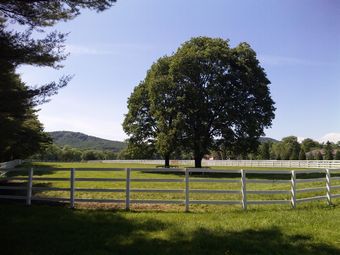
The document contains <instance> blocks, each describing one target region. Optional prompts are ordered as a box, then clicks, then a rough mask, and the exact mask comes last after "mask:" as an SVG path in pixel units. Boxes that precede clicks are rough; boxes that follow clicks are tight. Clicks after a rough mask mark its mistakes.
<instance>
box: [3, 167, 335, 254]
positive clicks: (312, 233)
mask: <svg viewBox="0 0 340 255" xmlns="http://www.w3.org/2000/svg"><path fill="white" fill-rule="evenodd" d="M36 166H40V167H44V168H46V167H47V168H48V167H53V168H54V167H62V168H64V167H75V168H81V167H96V168H99V167H141V166H140V165H131V164H129V165H117V164H116V165H112V164H83V163H40V164H36ZM145 167H150V166H145ZM153 167H155V166H153ZM233 169H235V167H233ZM37 174H39V177H43V176H44V177H68V176H69V173H68V172H53V171H47V172H46V171H45V172H43V171H42V172H40V173H39V172H37ZM120 175H121V177H123V176H124V173H123V172H122V173H117V172H80V171H79V172H76V177H104V178H106V177H107V178H113V177H119V176H120ZM132 177H134V178H183V176H179V175H176V174H161V173H157V174H156V173H152V174H151V173H143V172H138V173H133V176H132ZM202 177H203V176H200V175H197V176H193V177H191V178H202ZM204 177H205V178H206V177H208V176H204ZM274 177H275V176H274ZM209 178H235V176H220V177H217V176H216V177H215V176H213V177H211V176H210V175H209ZM237 178H238V177H237ZM256 178H258V177H256ZM261 178H262V177H261ZM35 185H44V186H50V187H69V183H67V182H35ZM124 185H125V184H124V183H106V182H105V183H104V182H98V183H93V182H78V183H77V187H88V188H94V187H100V188H119V187H120V188H124V187H125V186H124ZM183 185H184V184H183V183H140V182H136V183H132V188H162V189H173V188H174V189H176V188H178V189H182V188H183ZM311 185H313V186H320V187H322V186H323V185H324V183H322V182H320V183H307V184H299V186H298V188H304V187H308V186H311ZM190 188H194V189H198V188H200V189H201V188H202V189H208V188H209V189H239V188H240V185H239V184H234V183H192V184H190ZM247 188H248V189H254V190H255V189H257V190H259V189H263V190H270V189H289V185H286V184H275V183H270V184H249V186H248V187H247ZM35 195H38V196H48V197H54V196H55V197H60V196H65V197H68V196H69V194H68V192H55V191H45V192H40V193H37V194H35ZM124 195H125V194H124V193H114V194H108V193H79V194H78V193H77V194H76V196H77V197H84V198H86V197H87V198H88V197H95V198H111V199H112V198H114V199H115V198H124ZM131 195H132V198H136V199H151V198H152V199H184V195H183V194H176V193H159V194H156V193H136V194H133V193H132V194H131ZM314 195H318V193H307V194H303V195H301V196H300V197H302V196H314ZM284 196H285V195H275V197H272V196H268V195H253V196H252V197H248V199H286V197H284ZM190 199H216V200H217V199H228V200H231V199H240V198H239V197H238V195H221V194H209V195H207V194H205V195H203V194H191V195H190ZM287 199H288V197H287ZM334 202H335V206H327V205H326V202H325V201H320V202H313V203H304V204H298V208H297V209H291V208H290V206H289V205H262V206H255V205H252V206H249V208H248V210H247V211H243V210H242V209H241V207H240V206H229V205H225V206H217V205H195V206H193V205H192V206H191V207H190V209H191V212H189V213H184V212H183V209H184V207H183V206H180V205H178V206H174V205H169V206H163V205H161V206H132V211H130V212H125V211H124V210H122V209H120V208H123V206H124V205H122V206H121V207H118V208H114V207H111V206H110V205H101V206H99V207H98V206H96V205H94V206H88V205H85V206H80V205H77V209H75V210H71V209H69V208H68V205H67V204H65V205H46V204H38V203H36V202H33V205H32V206H31V207H27V206H25V205H23V204H24V203H23V202H15V203H12V202H11V203H9V202H1V203H0V219H1V225H0V226H1V231H0V247H1V249H0V251H1V252H0V254H2V255H5V254H16V255H19V254H96V255H97V254H235V255H236V254H332V255H333V254H334V255H335V254H340V231H339V227H340V207H339V206H337V205H336V204H340V200H339V199H338V200H335V201H334Z"/></svg>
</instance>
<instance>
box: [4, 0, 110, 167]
mask: <svg viewBox="0 0 340 255" xmlns="http://www.w3.org/2000/svg"><path fill="white" fill-rule="evenodd" d="M114 2H115V1H114V0H111V1H110V0H93V1H79V0H70V1H69V0H67V1H66V0H63V1H39V0H32V1H18V0H14V1H8V0H5V1H1V2H0V101H1V106H0V131H1V132H0V141H1V143H0V161H3V160H5V161H6V160H10V159H13V158H25V157H27V156H30V155H32V154H34V153H37V152H39V151H40V150H41V149H43V147H45V146H46V145H47V144H48V143H49V142H50V139H49V137H48V136H47V135H46V134H45V133H44V132H43V127H42V124H41V123H40V122H39V121H38V119H37V116H36V114H35V113H36V111H35V110H34V109H35V108H34V107H36V106H37V105H39V104H41V103H45V102H48V101H49V98H50V96H52V95H55V94H57V92H58V90H59V89H60V88H62V87H64V86H66V85H67V83H68V82H69V80H70V79H71V76H62V77H61V78H60V80H59V81H58V82H50V83H48V84H45V85H42V86H40V87H36V88H30V87H28V86H27V85H26V84H24V83H23V82H22V81H21V79H20V76H19V75H18V74H16V69H17V67H18V66H20V65H23V64H26V65H34V66H47V67H53V68H60V67H62V66H61V65H60V62H61V61H63V60H64V59H65V58H66V56H67V54H65V53H64V42H65V38H66V34H62V33H58V32H50V33H46V32H45V31H44V30H43V28H44V27H47V26H52V25H54V24H55V23H56V22H58V21H67V20H70V19H72V18H74V17H75V16H77V15H78V14H79V13H80V9H81V8H88V9H93V10H97V11H102V10H105V9H106V8H108V7H110V6H111V5H112V4H113V3H114ZM13 23H16V26H15V28H16V29H17V31H15V30H13V26H12V27H11V28H9V27H8V25H9V24H13ZM19 31H20V32H19ZM33 32H34V33H33ZM33 34H34V36H33ZM37 38H39V39H37Z"/></svg>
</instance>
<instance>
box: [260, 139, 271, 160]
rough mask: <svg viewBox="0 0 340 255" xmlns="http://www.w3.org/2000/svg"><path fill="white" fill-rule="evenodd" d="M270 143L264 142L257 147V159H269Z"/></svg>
mask: <svg viewBox="0 0 340 255" xmlns="http://www.w3.org/2000/svg"><path fill="white" fill-rule="evenodd" d="M270 146H271V143H270V142H265V143H262V144H260V146H259V149H258V151H259V159H270Z"/></svg>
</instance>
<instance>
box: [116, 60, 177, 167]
mask: <svg viewBox="0 0 340 255" xmlns="http://www.w3.org/2000/svg"><path fill="white" fill-rule="evenodd" d="M170 64H171V57H162V58H160V59H159V60H158V61H157V62H156V63H154V64H153V65H152V67H151V68H150V70H149V71H148V73H147V76H146V78H145V80H144V81H143V82H142V83H141V84H140V85H138V86H137V87H136V88H135V90H134V92H133V93H132V94H131V96H130V98H129V100H128V110H129V111H128V113H127V115H126V116H125V119H124V123H123V128H124V131H125V132H126V133H127V134H128V135H129V136H130V137H129V139H128V150H130V151H133V150H132V149H133V148H136V149H137V148H140V149H142V150H143V151H144V152H147V150H146V148H149V149H150V148H153V149H156V150H157V152H158V153H159V154H160V155H161V156H162V157H163V158H164V160H165V163H164V165H165V167H169V166H170V156H171V154H172V153H173V152H174V151H175V150H176V149H177V148H178V147H179V146H180V143H179V136H180V128H179V127H180V124H181V120H182V117H181V112H179V111H178V104H179V103H180V102H179V97H178V94H176V93H178V90H177V88H176V84H174V83H173V82H172V78H171V76H170V75H169V68H170ZM129 148H130V149H129ZM140 149H139V150H138V151H140ZM139 155H143V156H144V154H142V153H139Z"/></svg>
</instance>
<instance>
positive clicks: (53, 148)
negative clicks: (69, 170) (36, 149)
mask: <svg viewBox="0 0 340 255" xmlns="http://www.w3.org/2000/svg"><path fill="white" fill-rule="evenodd" d="M32 158H33V159H35V160H43V161H56V162H58V161H61V162H79V161H82V160H85V161H87V160H103V159H116V158H117V155H116V153H115V152H113V151H105V150H89V149H87V150H84V149H78V148H72V147H70V146H64V147H59V146H58V145H56V144H51V145H49V146H47V147H46V148H44V149H43V150H42V151H41V152H40V153H38V154H35V155H33V156H32Z"/></svg>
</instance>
